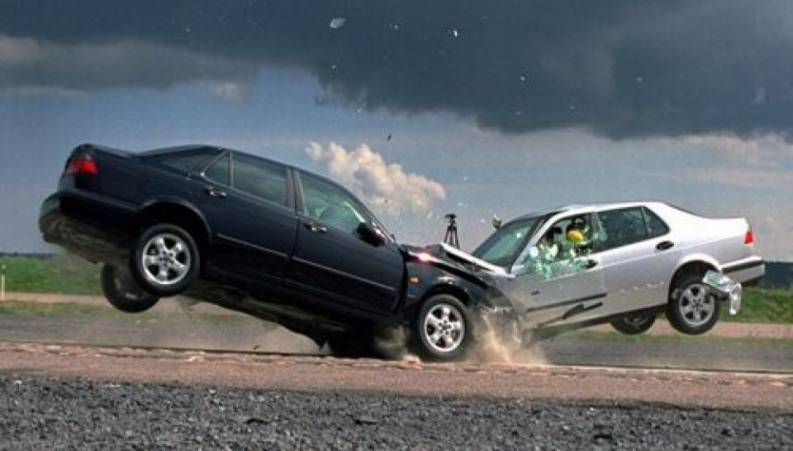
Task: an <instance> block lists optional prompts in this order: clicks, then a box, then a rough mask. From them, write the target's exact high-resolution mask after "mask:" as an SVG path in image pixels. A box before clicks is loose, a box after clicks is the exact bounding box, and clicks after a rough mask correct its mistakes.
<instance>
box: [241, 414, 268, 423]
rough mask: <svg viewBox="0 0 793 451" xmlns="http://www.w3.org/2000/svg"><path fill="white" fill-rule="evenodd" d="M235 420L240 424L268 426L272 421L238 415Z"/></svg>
mask: <svg viewBox="0 0 793 451" xmlns="http://www.w3.org/2000/svg"><path fill="white" fill-rule="evenodd" d="M234 420H235V421H236V422H237V423H239V424H267V423H269V422H270V421H269V420H266V419H264V418H259V417H253V416H249V415H237V416H236V417H234Z"/></svg>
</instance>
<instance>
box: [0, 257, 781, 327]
mask: <svg viewBox="0 0 793 451" xmlns="http://www.w3.org/2000/svg"><path fill="white" fill-rule="evenodd" d="M0 264H4V265H6V270H5V273H6V291H21V292H37V293H60V294H84V295H98V294H101V290H100V288H99V271H100V268H101V267H100V265H94V264H91V263H88V262H87V261H85V260H83V259H81V258H78V257H75V256H71V255H59V256H57V257H53V258H47V259H42V258H32V257H0ZM724 307H725V308H724V309H723V310H722V316H721V317H722V320H724V321H738V322H746V323H793V290H780V289H764V288H747V289H746V290H745V292H744V300H743V309H742V310H741V313H740V314H738V315H737V316H730V315H729V314H728V313H727V309H726V306H724Z"/></svg>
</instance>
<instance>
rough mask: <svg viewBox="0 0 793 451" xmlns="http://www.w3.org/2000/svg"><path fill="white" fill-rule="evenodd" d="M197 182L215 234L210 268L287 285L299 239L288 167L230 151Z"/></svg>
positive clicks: (201, 200)
mask: <svg viewBox="0 0 793 451" xmlns="http://www.w3.org/2000/svg"><path fill="white" fill-rule="evenodd" d="M198 182H199V183H200V186H199V189H198V190H197V193H196V198H197V199H198V200H197V203H198V204H199V207H200V208H201V210H202V211H203V213H204V215H205V216H206V218H207V221H208V222H209V226H210V228H211V230H212V234H213V242H214V245H213V246H212V255H211V257H210V259H209V261H210V264H213V265H215V266H216V267H217V269H220V270H223V271H224V272H226V273H227V274H229V275H232V276H233V277H234V276H241V277H243V278H246V279H248V280H251V281H253V282H258V281H268V280H269V281H280V280H283V277H284V276H285V275H286V270H287V264H288V260H289V257H290V255H291V253H292V249H293V247H294V244H295V238H296V235H297V233H296V229H297V218H296V216H295V212H294V207H293V205H292V202H293V201H292V196H291V190H290V189H289V186H291V183H290V178H289V171H288V168H287V167H286V166H284V165H281V164H279V163H275V162H272V161H268V160H264V159H260V158H256V157H251V156H248V155H244V154H237V153H233V152H229V153H227V154H225V155H224V156H223V157H221V158H220V159H219V160H217V161H216V162H215V163H214V164H212V165H211V166H210V167H209V168H207V170H206V171H204V173H203V174H202V175H201V177H200V179H199V180H198Z"/></svg>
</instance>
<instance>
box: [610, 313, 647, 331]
mask: <svg viewBox="0 0 793 451" xmlns="http://www.w3.org/2000/svg"><path fill="white" fill-rule="evenodd" d="M655 317H656V311H655V310H653V311H652V312H635V313H633V314H627V315H625V316H621V317H619V318H617V319H615V320H613V321H611V327H613V328H614V329H615V330H616V331H617V332H620V333H623V334H626V335H639V334H641V333H644V332H647V331H648V330H650V328H651V327H653V324H655Z"/></svg>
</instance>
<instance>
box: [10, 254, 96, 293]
mask: <svg viewBox="0 0 793 451" xmlns="http://www.w3.org/2000/svg"><path fill="white" fill-rule="evenodd" d="M0 265H5V276H6V291H21V292H34V293H60V294H87V295H96V294H100V293H101V291H100V288H99V272H100V269H101V267H100V266H99V265H94V264H91V263H89V262H87V261H85V260H83V259H81V258H78V257H75V256H72V255H58V256H56V257H53V258H33V257H0Z"/></svg>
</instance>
